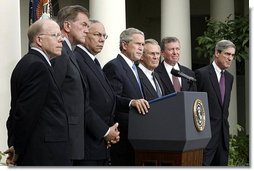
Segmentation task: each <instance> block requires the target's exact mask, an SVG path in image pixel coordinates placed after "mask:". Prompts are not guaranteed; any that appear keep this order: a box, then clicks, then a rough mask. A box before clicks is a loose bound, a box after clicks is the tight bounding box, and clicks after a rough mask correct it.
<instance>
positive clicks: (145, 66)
mask: <svg viewBox="0 0 254 171" xmlns="http://www.w3.org/2000/svg"><path fill="white" fill-rule="evenodd" d="M160 54H161V48H160V46H159V44H158V42H157V41H156V40H154V39H147V40H145V45H144V52H143V55H142V56H141V59H140V61H139V65H138V75H139V78H140V82H141V85H142V90H143V94H144V98H145V99H146V100H152V99H155V98H158V97H161V96H163V95H164V89H163V87H162V82H161V80H160V78H159V75H158V74H157V73H156V72H154V69H155V68H157V67H158V65H159V62H160Z"/></svg>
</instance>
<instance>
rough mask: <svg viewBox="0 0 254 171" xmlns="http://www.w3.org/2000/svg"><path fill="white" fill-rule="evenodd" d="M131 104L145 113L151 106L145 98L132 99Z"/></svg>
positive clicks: (141, 112) (139, 111)
mask: <svg viewBox="0 0 254 171" xmlns="http://www.w3.org/2000/svg"><path fill="white" fill-rule="evenodd" d="M131 106H132V107H135V108H136V109H137V110H138V113H140V114H143V115H145V114H146V113H147V112H148V109H149V108H150V105H149V103H148V101H146V100H145V99H133V100H131Z"/></svg>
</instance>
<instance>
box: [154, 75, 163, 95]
mask: <svg viewBox="0 0 254 171" xmlns="http://www.w3.org/2000/svg"><path fill="white" fill-rule="evenodd" d="M154 76H155V78H156V80H157V81H158V84H159V86H160V89H161V93H162V95H164V94H165V91H164V88H163V86H162V82H161V79H160V77H159V75H158V74H157V73H156V72H154Z"/></svg>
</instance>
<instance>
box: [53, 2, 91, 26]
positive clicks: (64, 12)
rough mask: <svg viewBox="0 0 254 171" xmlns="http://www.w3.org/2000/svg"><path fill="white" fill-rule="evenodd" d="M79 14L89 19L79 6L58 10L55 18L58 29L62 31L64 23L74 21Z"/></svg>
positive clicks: (84, 9) (85, 10)
mask: <svg viewBox="0 0 254 171" xmlns="http://www.w3.org/2000/svg"><path fill="white" fill-rule="evenodd" d="M79 13H83V14H85V15H86V16H87V17H88V18H89V12H88V10H87V9H86V8H85V7H83V6H81V5H71V6H65V7H63V8H62V9H60V10H59V11H58V14H57V17H56V21H57V23H58V25H59V26H60V29H63V26H64V22H65V21H75V20H76V18H77V15H78V14H79Z"/></svg>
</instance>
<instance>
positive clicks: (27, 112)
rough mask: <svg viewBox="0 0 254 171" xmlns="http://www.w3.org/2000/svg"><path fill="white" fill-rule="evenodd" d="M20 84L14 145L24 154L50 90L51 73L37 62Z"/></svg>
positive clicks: (15, 118)
mask: <svg viewBox="0 0 254 171" xmlns="http://www.w3.org/2000/svg"><path fill="white" fill-rule="evenodd" d="M26 68H27V69H26V71H25V72H24V73H23V78H22V81H21V83H20V84H19V85H20V87H18V89H19V93H20V94H19V95H18V100H17V102H16V103H17V104H16V111H15V113H14V116H13V122H14V124H13V127H12V128H13V135H14V136H13V143H14V144H13V145H14V148H15V150H16V153H17V154H22V153H23V150H24V147H25V146H26V144H27V143H29V138H30V136H31V135H32V131H33V130H34V129H35V126H36V123H37V120H38V119H39V118H40V115H41V111H42V108H43V106H44V104H45V100H46V97H47V92H48V89H49V82H50V75H49V74H50V73H49V71H48V69H47V67H46V66H45V64H43V63H40V62H37V63H32V65H29V66H27V67H26Z"/></svg>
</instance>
